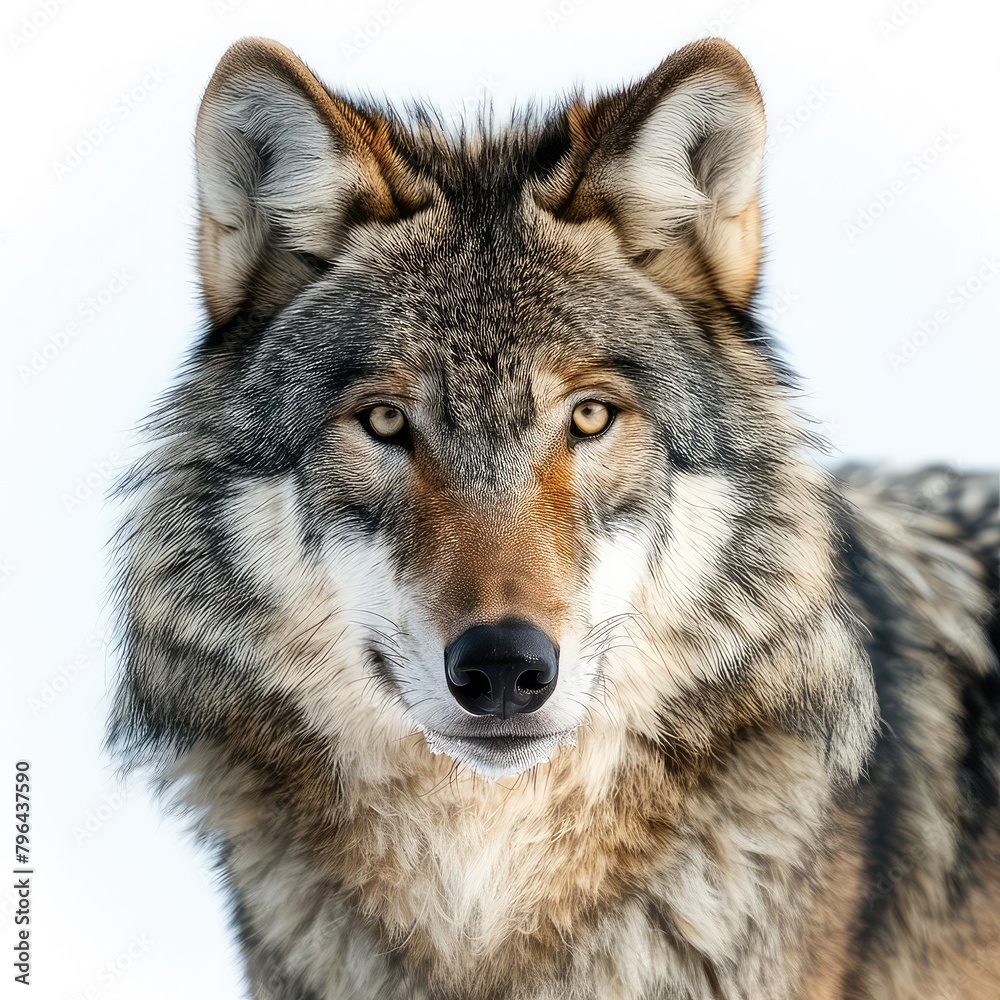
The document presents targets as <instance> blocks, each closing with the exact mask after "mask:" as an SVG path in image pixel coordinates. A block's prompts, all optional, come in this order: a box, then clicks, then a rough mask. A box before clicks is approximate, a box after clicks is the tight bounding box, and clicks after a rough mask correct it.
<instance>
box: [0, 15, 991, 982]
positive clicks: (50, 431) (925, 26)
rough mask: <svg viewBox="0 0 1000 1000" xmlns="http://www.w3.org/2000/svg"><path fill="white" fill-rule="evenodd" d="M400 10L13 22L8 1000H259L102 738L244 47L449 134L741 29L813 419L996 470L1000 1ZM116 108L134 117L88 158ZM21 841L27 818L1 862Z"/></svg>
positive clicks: (193, 860)
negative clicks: (136, 510)
mask: <svg viewBox="0 0 1000 1000" xmlns="http://www.w3.org/2000/svg"><path fill="white" fill-rule="evenodd" d="M380 8H381V9H382V10H386V9H387V8H388V2H387V0H385V2H381V0H361V2H355V0H345V2H340V3H320V2H306V0H298V2H278V0H228V2H227V0H171V2H170V3H157V4H140V3H135V2H134V0H128V2H126V0H90V2H86V0H68V2H65V3H61V4H60V3H58V2H57V0H37V2H35V3H24V2H20V0H15V2H7V3H6V4H4V7H3V13H2V15H0V32H2V36H3V37H2V38H0V52H2V57H0V64H2V77H3V78H2V93H3V102H4V108H5V114H4V136H3V138H4V156H3V168H2V169H3V171H4V184H3V195H4V198H3V205H2V209H0V269H2V274H3V276H4V288H3V294H4V299H5V301H4V305H3V316H4V325H5V333H4V336H3V341H2V345H3V346H2V352H3V354H2V359H0V399H2V401H3V406H4V408H5V413H4V423H3V426H4V431H5V433H4V449H5V454H4V461H3V464H2V470H3V479H4V489H3V491H2V496H3V503H4V517H3V521H2V525H0V529H2V533H0V562H2V564H3V568H2V569H0V581H2V582H0V609H2V613H3V626H2V627H3V632H2V634H3V637H4V642H5V647H6V648H5V654H6V655H5V658H4V666H5V678H6V681H7V697H6V699H5V712H6V713H7V714H6V716H5V718H4V719H3V727H2V733H3V743H4V754H3V756H2V758H0V761H2V765H0V774H7V777H5V778H3V780H4V781H6V782H10V785H7V786H6V787H7V788H8V789H9V788H10V787H11V786H12V784H13V766H12V765H13V761H14V760H16V759H18V758H27V759H29V760H30V761H31V762H32V769H33V775H34V810H35V811H34V816H33V842H32V848H33V859H34V862H35V864H36V865H37V868H36V874H35V876H34V880H35V881H34V886H35V892H34V896H33V906H34V909H33V917H34V921H33V924H32V927H33V931H34V933H33V937H32V947H33V950H34V956H35V962H34V985H33V992H31V993H24V994H19V993H17V992H16V990H18V989H21V988H20V987H15V986H14V985H13V984H11V986H10V989H11V992H10V994H9V995H11V996H16V995H25V996H33V997H35V998H36V1000H50V998H52V1000H70V998H78V997H87V998H88V1000H96V998H98V997H100V998H104V997H108V998H117V1000H125V998H142V1000H176V998H178V997H191V998H195V1000H200V998H206V1000H208V998H212V1000H219V998H229V997H232V998H235V997H239V996H242V986H241V981H240V973H239V967H238V962H237V960H236V956H235V953H234V949H233V948H232V946H231V944H230V943H229V940H228V936H227V933H226V929H225V915H224V912H223V906H222V903H221V901H220V900H219V899H218V897H217V895H216V894H214V893H213V892H212V890H211V878H210V876H209V875H208V874H207V865H206V861H205V858H204V857H203V856H201V855H200V854H199V853H198V851H197V850H196V848H195V847H194V845H193V844H191V843H190V842H189V840H188V838H187V837H186V836H185V835H184V833H183V828H182V826H181V824H179V823H178V822H176V821H174V820H169V819H166V818H164V817H163V815H162V812H161V811H159V810H158V809H156V807H155V804H153V803H150V801H149V800H148V798H147V797H146V796H145V794H144V793H143V791H142V789H141V787H138V786H137V787H134V788H132V789H130V791H129V795H128V798H127V801H125V802H124V803H122V802H121V801H120V800H119V799H118V798H116V795H120V790H119V791H117V792H116V789H119V786H118V785H116V784H115V782H114V780H113V773H112V767H111V765H110V763H109V762H108V760H107V759H106V757H105V756H104V754H103V753H102V750H101V740H102V729H103V724H104V717H105V714H106V710H107V704H108V695H107V691H108V682H109V678H110V677H111V675H112V672H113V669H114V657H113V654H112V653H111V652H109V651H108V648H107V646H106V645H105V644H104V642H103V638H102V635H103V629H104V628H105V623H106V619H107V583H106V578H107V570H106V562H107V559H106V542H107V540H108V538H109V536H110V534H111V531H112V525H113V512H112V510H111V508H110V506H109V504H108V503H107V502H106V501H105V500H104V499H103V495H104V493H105V492H106V490H107V489H108V487H109V486H110V484H111V480H112V477H113V475H114V473H115V472H116V471H117V469H118V468H120V467H121V465H122V463H123V462H124V460H125V455H126V453H127V449H128V447H129V440H130V439H129V429H130V428H131V427H133V426H134V425H135V424H136V423H137V421H138V420H139V419H141V417H142V416H143V414H144V413H145V412H146V411H147V410H148V409H149V406H150V404H151V402H152V400H153V399H154V397H155V396H156V395H157V394H158V393H159V392H160V391H161V390H162V389H163V388H164V387H165V386H166V385H167V383H168V381H169V379H170V377H171V374H172V372H174V371H175V369H176V366H177V364H178V362H179V359H180V358H181V356H182V353H183V352H184V350H185V348H186V347H187V345H188V344H189V343H190V342H191V340H192V339H193V337H194V336H195V335H196V332H197V330H198V329H199V325H200V323H201V317H200V312H199V307H198V299H197V288H196V275H195V271H194V268H193V259H192V246H193V243H192V207H193V176H192V151H191V137H192V130H193V125H194V118H195V113H196V111H197V107H198V101H199V97H200V92H201V89H202V88H203V86H204V84H205V83H206V81H207V80H208V77H209V75H210V73H211V71H212V68H213V66H214V64H215V62H216V60H217V59H218V57H219V56H220V55H221V54H222V52H223V51H224V49H225V47H226V46H227V45H228V44H229V43H230V42H231V41H233V40H234V39H236V38H238V37H240V36H242V35H247V34H260V35H267V36H271V37H274V38H277V39H278V40H280V41H282V42H284V43H285V44H287V45H289V46H291V47H292V48H293V49H295V50H296V51H297V52H298V53H299V54H300V55H301V56H302V57H303V58H304V59H305V60H306V61H307V62H308V63H309V64H310V65H311V66H312V67H313V68H314V69H315V70H316V71H317V72H318V73H319V74H320V75H321V76H322V77H323V78H324V79H325V80H326V81H327V82H328V83H329V84H331V85H333V86H335V87H337V88H339V89H347V90H355V91H357V90H370V91H372V92H373V93H375V94H377V95H381V94H383V93H385V94H387V95H388V96H389V97H391V98H394V99H406V98H411V97H419V98H431V99H433V100H434V101H436V102H438V103H439V104H440V105H441V106H443V108H444V109H445V112H446V113H447V114H449V115H452V114H454V115H456V116H457V115H458V114H460V113H461V111H462V110H463V109H469V110H471V109H474V108H475V107H476V106H477V104H478V103H479V101H480V100H481V99H482V97H483V95H484V94H485V93H487V92H488V93H490V94H492V97H493V100H494V102H495V104H496V105H497V106H498V108H500V109H504V108H507V107H509V106H510V104H511V103H512V102H513V101H515V100H518V101H523V100H526V99H528V98H530V97H531V96H532V95H541V96H543V97H546V98H547V97H552V96H554V95H556V94H558V93H561V92H564V91H566V90H567V89H569V88H571V87H572V86H573V85H574V84H583V85H585V86H587V87H588V88H593V87H595V86H599V85H613V84H615V83H617V82H620V81H622V80H623V79H628V78H634V77H635V76H638V75H640V74H642V73H645V72H647V71H649V70H650V69H652V68H653V67H654V66H655V65H656V64H657V63H658V62H659V61H660V60H661V59H662V58H663V57H664V56H665V55H667V54H668V53H669V52H670V51H671V50H673V49H674V48H676V47H678V46H680V45H682V44H684V43H685V42H688V41H690V40H692V39H694V38H696V37H699V36H702V35H705V34H722V35H724V36H725V37H727V38H729V39H730V40H731V41H733V42H734V43H736V44H737V45H738V46H739V47H740V48H741V49H742V50H743V52H744V53H745V54H746V55H747V57H748V58H749V60H750V62H751V63H752V65H753V66H754V68H755V70H756V72H757V74H758V77H759V80H760V83H761V86H762V89H763V92H764V97H765V101H766V104H767V107H768V111H769V119H770V123H771V136H772V138H771V146H770V152H769V156H768V162H767V165H766V168H767V175H766V199H767V205H768V208H767V217H766V218H767V229H768V247H769V251H768V256H767V262H766V288H765V292H764V297H763V303H764V306H765V317H766V318H768V319H769V320H770V321H771V323H772V325H773V327H774V329H775V330H776V331H777V332H778V333H779V335H780V336H781V338H782V339H783V341H784V343H785V345H786V346H787V349H788V352H789V356H790V357H791V359H792V361H793V363H794V365H795V366H796V367H797V368H798V369H799V370H800V371H801V372H802V374H803V376H804V396H803V398H802V399H801V400H800V406H801V407H802V408H803V409H804V410H806V411H808V412H809V413H811V414H813V415H814V416H815V417H816V418H817V419H818V420H819V421H820V424H821V429H822V430H823V432H824V433H826V435H827V436H828V437H829V438H830V439H831V441H832V443H833V445H834V446H835V448H836V449H837V450H838V451H839V452H840V453H841V454H843V455H844V456H851V457H854V456H858V457H864V458H872V459H881V460H888V461H890V462H892V463H893V464H897V465H905V464H911V463H915V462H923V461H928V460H944V461H947V462H949V463H951V464H952V465H955V466H957V467H959V468H965V467H970V466H983V465H989V466H994V465H996V464H997V458H998V454H997V447H996V429H997V428H996V414H995V410H996V405H995V400H996V385H997V359H998V348H997V337H996V332H997V330H996V327H997V322H996V321H997V313H998V303H1000V296H998V286H1000V276H998V274H997V272H996V270H995V265H994V266H993V267H990V266H988V265H984V264H983V261H984V260H989V259H990V258H992V259H993V260H994V261H997V257H996V256H995V255H997V254H998V253H1000V228H998V221H1000V202H998V199H997V197H996V195H995V186H996V183H997V177H998V169H997V164H998V159H1000V156H998V154H1000V142H998V138H997V135H998V129H1000V125H998V120H997V114H996V108H997V103H996V102H997V94H998V92H1000V90H998V86H1000V80H998V74H997V65H998V64H997V57H996V38H997V37H998V31H1000V23H998V22H1000V7H997V5H995V4H993V3H991V2H988V0H981V2H971V0H965V2H962V0H948V2H947V3H945V2H944V0H925V2H924V3H918V2H917V0H906V2H905V3H903V2H895V3H894V2H893V0H884V2H882V0H868V2H861V0H850V2H843V0H842V2H838V3H824V4H807V3H803V2H801V0H798V2H796V0H727V2H707V0H688V2H673V3H671V2H663V0H657V2H653V0H650V2H629V0H613V2H612V0H583V2H581V3H577V4H573V3H571V2H570V0H563V3H562V5H561V6H560V5H559V0H537V2H528V0H518V2H504V3H496V4H485V5H479V4H473V3H468V2H466V3H463V2H458V0H447V2H439V0H393V8H394V12H393V13H391V14H390V16H388V17H387V18H386V17H383V20H384V21H385V22H386V23H384V25H382V26H378V27H377V30H373V31H372V33H371V36H369V37H368V38H367V39H365V38H364V36H363V35H362V38H361V40H362V41H366V44H364V46H363V47H362V46H359V45H358V44H357V36H358V32H359V31H361V32H363V31H364V26H365V24H366V23H369V24H376V25H377V22H376V21H374V20H373V14H374V12H375V11H377V10H379V9H380ZM46 10H49V11H55V12H56V13H55V14H54V15H51V14H50V15H46V13H45V11H46ZM560 11H561V13H560ZM32 21H34V25H33V24H32ZM352 50H353V51H352ZM129 92H133V96H132V97H131V98H130V99H129V100H130V101H131V103H132V106H131V107H129V105H128V104H127V103H125V102H123V100H122V97H121V95H122V94H125V93H129ZM102 119H106V120H107V122H106V124H107V123H110V128H109V129H107V130H106V131H105V132H104V133H103V135H102V137H101V138H100V142H99V143H97V144H95V145H93V148H92V149H90V151H89V152H86V153H85V152H84V151H85V150H87V148H88V147H87V145H86V141H87V137H88V132H89V131H92V130H94V129H95V128H98V127H99V124H100V123H101V121H102ZM935 142H936V143H937V148H935ZM73 147H77V149H76V152H77V156H78V159H76V160H74V159H73V158H72V157H71V155H70V154H71V151H72V149H73ZM890 195H891V203H889V204H883V203H886V202H890ZM880 199H881V201H880ZM852 226H854V227H856V228H857V231H854V230H852V229H850V227H852ZM981 269H982V276H980V275H979V274H978V273H977V272H980V270H981ZM116 275H117V277H116ZM970 281H971V285H970V284H969V283H970ZM95 296H96V302H97V306H93V305H91V306H88V305H87V302H88V300H89V299H91V298H93V297H95ZM936 314H937V318H935V316H936ZM932 320H933V321H934V322H936V323H937V324H938V327H939V329H938V331H937V332H936V333H935V334H934V335H933V336H931V335H930V334H929V333H928V330H929V329H930V326H929V324H930V322H931V321H932ZM71 323H75V329H74V330H73V331H72V332H70V331H68V330H67V327H68V324H71ZM921 324H923V327H922V326H921ZM36 352H38V353H37V354H36ZM39 359H41V361H39ZM33 360H34V363H35V366H36V369H39V370H35V369H32V368H31V365H32V361H33ZM28 372H30V374H28ZM88 477H89V482H88ZM88 491H89V495H88ZM11 798H12V795H11V793H10V792H9V791H8V792H6V793H4V794H2V795H0V801H4V802H9V801H11ZM12 828H13V817H12V816H11V815H9V810H8V812H5V813H4V814H3V816H2V817H0V872H5V871H7V870H8V868H9V867H12V861H13V859H12V857H11V854H12V851H11V847H10V846H8V845H10V844H11V843H12V837H13V834H12ZM7 884H8V880H7V877H6V876H3V877H2V881H0V885H2V886H3V887H4V888H0V946H2V951H0V954H3V955H4V956H5V957H4V960H3V962H2V963H0V964H2V971H0V975H2V977H3V978H2V981H3V983H4V996H6V995H8V994H7V992H6V990H7V986H8V984H10V983H11V978H12V975H13V972H12V968H11V965H10V962H9V958H10V955H11V949H12V945H13V941H14V925H13V922H12V919H11V916H10V914H11V903H12V897H11V893H10V889H9V888H7ZM130 948H131V953H130V950H129V949H130ZM88 991H89V992H88Z"/></svg>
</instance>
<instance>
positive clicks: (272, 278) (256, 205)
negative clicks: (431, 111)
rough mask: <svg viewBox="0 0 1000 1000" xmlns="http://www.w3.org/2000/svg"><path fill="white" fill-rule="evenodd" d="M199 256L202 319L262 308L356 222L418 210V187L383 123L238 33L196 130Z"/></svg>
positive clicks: (284, 298)
mask: <svg viewBox="0 0 1000 1000" xmlns="http://www.w3.org/2000/svg"><path fill="white" fill-rule="evenodd" d="M195 155H196V160H197V170H198V199H199V207H200V210H201V223H200V231H199V254H198V261H199V267H200V271H201V280H202V287H203V289H204V295H205V301H206V304H207V306H208V310H209V314H210V317H211V319H212V321H213V323H215V324H221V323H224V322H226V321H227V320H229V319H230V318H232V317H233V316H234V315H235V314H236V313H238V312H240V311H241V310H243V309H250V308H253V309H255V310H257V311H258V312H261V313H263V314H265V315H269V314H271V313H273V312H276V311H277V310H278V309H280V308H281V307H282V306H284V305H285V304H287V303H288V302H289V301H290V300H291V299H292V298H293V297H294V296H295V295H296V293H297V292H298V291H299V290H300V289H301V288H303V287H304V286H305V285H306V284H308V283H309V282H310V281H312V280H314V279H315V277H316V275H317V273H318V271H320V270H322V267H323V264H324V262H329V261H331V260H332V259H333V258H334V257H335V255H336V253H337V251H338V248H339V247H340V246H341V245H342V243H343V241H344V238H345V235H346V233H347V231H348V229H349V228H350V227H351V226H352V225H356V224H357V223H358V222H363V221H366V220H378V221H382V222H389V221H392V220H394V219H399V218H402V217H405V216H406V215H409V214H411V213H413V212H414V211H417V210H418V209H419V208H420V207H422V205H423V204H424V203H425V202H426V200H427V192H426V191H425V190H424V189H423V186H422V182H421V181H419V180H418V179H417V178H416V177H415V176H414V175H413V174H412V172H411V171H410V170H409V169H408V167H407V165H406V162H405V159H404V157H403V156H402V155H401V153H400V152H399V150H398V149H397V148H396V146H395V144H394V142H393V138H392V134H391V128H390V126H389V123H388V122H387V121H386V120H385V119H384V118H382V117H381V116H377V115H375V114H374V113H371V112H367V111H361V110H359V109H357V108H355V107H353V106H352V105H351V104H349V103H348V102H347V101H346V100H343V99H341V98H339V97H337V96H335V95H332V94H331V93H329V92H328V91H327V90H326V88H325V87H324V86H323V85H322V84H321V83H320V82H319V80H317V79H316V77H315V76H314V75H313V74H312V73H311V72H310V71H309V69H308V68H307V67H306V66H305V64H304V63H302V62H301V60H299V59H298V58H297V57H296V56H295V55H294V54H293V53H292V52H291V51H289V50H288V49H286V48H285V47H284V46H282V45H279V44H278V43H277V42H272V41H269V40H267V39H259V38H247V39H243V40H242V41H240V42H237V43H236V44H235V45H233V46H232V48H230V49H229V50H228V51H227V52H226V54H225V55H224V56H223V57H222V60H221V62H220V63H219V65H218V67H217V68H216V70H215V73H214V75H213V76H212V79H211V81H210V82H209V85H208V89H207V90H206V92H205V96H204V98H203V100H202V104H201V110H200V111H199V113H198V125H197V131H196V137H195Z"/></svg>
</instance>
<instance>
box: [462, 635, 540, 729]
mask: <svg viewBox="0 0 1000 1000" xmlns="http://www.w3.org/2000/svg"><path fill="white" fill-rule="evenodd" d="M444 669H445V674H446V676H447V678H448V689H449V690H450V691H451V693H452V694H453V695H454V696H455V700H456V701H457V702H458V703H459V705H461V706H462V708H464V709H465V710H466V711H467V712H472V714H473V715H497V716H499V717H500V718H501V719H506V718H508V717H509V716H511V715H517V714H518V713H526V712H537V711H538V709H540V708H541V707H542V705H543V704H545V702H546V700H547V699H548V697H549V695H550V694H552V692H553V691H554V690H555V687H556V676H557V675H558V673H559V650H557V649H556V647H555V646H554V645H553V643H552V640H551V639H550V638H549V637H548V636H547V635H546V634H545V633H544V632H542V631H540V630H539V629H537V628H535V626H534V625H529V624H528V623H527V622H521V621H515V620H508V621H502V622H497V623H496V624H493V625H474V626H473V627H472V628H470V629H466V630H465V631H464V632H463V633H462V634H461V635H460V636H459V637H458V638H457V639H456V640H455V641H454V642H453V643H451V644H450V645H449V646H448V648H447V649H445V651H444Z"/></svg>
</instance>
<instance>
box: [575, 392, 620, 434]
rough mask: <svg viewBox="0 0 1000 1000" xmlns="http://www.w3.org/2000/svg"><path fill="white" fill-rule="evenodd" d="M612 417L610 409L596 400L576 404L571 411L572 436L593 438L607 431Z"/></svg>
mask: <svg viewBox="0 0 1000 1000" xmlns="http://www.w3.org/2000/svg"><path fill="white" fill-rule="evenodd" d="M612 416H613V414H612V410H611V407H609V406H608V405H606V404H605V403H601V402H598V401H597V400H596V399H588V400H586V401H584V402H582V403H578V404H577V405H576V407H575V408H574V409H573V428H572V430H573V434H574V435H576V436H577V437H595V436H596V435H598V434H600V433H602V432H603V431H605V430H607V429H608V427H609V426H610V424H611V419H612Z"/></svg>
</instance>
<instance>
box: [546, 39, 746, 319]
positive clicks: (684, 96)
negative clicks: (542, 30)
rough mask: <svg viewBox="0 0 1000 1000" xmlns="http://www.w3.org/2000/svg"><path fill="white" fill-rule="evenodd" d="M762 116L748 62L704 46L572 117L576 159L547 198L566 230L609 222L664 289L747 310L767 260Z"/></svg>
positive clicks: (575, 110) (576, 105)
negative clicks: (762, 203) (762, 207)
mask: <svg viewBox="0 0 1000 1000" xmlns="http://www.w3.org/2000/svg"><path fill="white" fill-rule="evenodd" d="M764 132H765V126H764V108H763V102H762V100H761V96H760V91H759V89H758V87H757V82H756V80H755V79H754V75H753V72H752V71H751V69H750V67H749V66H748V65H747V62H746V60H745V59H744V58H743V57H742V56H741V55H740V54H739V52H737V51H736V49H734V48H733V47H732V46H731V45H729V43H728V42H724V41H722V40H721V39H718V38H706V39H702V40H701V41H698V42H694V43H693V44H691V45H688V46H686V47H685V48H683V49H681V50H680V51H678V52H675V53H674V54H673V55H672V56H671V57H670V58H669V59H667V60H666V61H665V62H663V63H662V64H661V65H660V66H659V67H658V68H657V69H656V70H654V71H653V72H652V73H651V74H650V75H649V76H648V77H646V79H645V80H642V81H641V82H639V83H638V84H635V85H633V86H631V87H628V88H627V89H625V90H623V91H621V92H619V93H615V94H609V95H605V96H603V97H600V98H598V99H597V100H596V101H594V102H592V103H585V102H583V101H581V100H577V101H575V102H573V103H572V104H570V106H569V107H568V108H567V109H566V112H565V121H564V134H566V136H567V139H568V144H569V154H568V155H567V156H565V157H564V158H563V160H562V161H561V162H560V163H559V165H558V166H557V168H556V169H555V170H553V171H552V172H551V174H550V175H549V176H548V178H547V179H546V181H545V183H544V186H543V187H542V188H541V189H540V191H539V196H538V197H539V201H540V202H541V204H542V205H543V206H544V207H546V208H548V209H549V210H550V211H551V212H553V213H554V214H555V215H556V216H557V217H559V218H561V219H563V220H565V221H567V222H582V221H586V220H588V219H592V218H595V217H598V216H601V217H605V218H607V219H610V220H611V221H612V223H613V224H614V225H615V227H616V228H617V230H618V232H619V235H620V238H621V240H622V242H623V243H624V245H625V247H626V248H627V250H628V251H629V252H630V253H631V254H633V255H635V256H636V257H637V258H639V259H640V260H641V261H642V262H643V266H644V267H645V268H646V269H647V270H648V271H649V272H650V274H651V275H652V276H653V277H654V278H655V279H656V280H658V281H661V282H662V283H663V284H664V285H665V286H666V287H669V288H670V289H671V290H673V291H675V292H678V293H679V294H686V295H690V296H693V297H696V298H703V297H708V296H711V295H721V296H722V297H723V298H724V300H725V301H726V302H728V303H729V304H731V305H734V306H737V307H741V308H742V307H745V306H746V305H747V303H748V302H749V299H750V297H751V294H752V292H753V289H754V286H755V284H756V281H757V272H758V265H759V262H760V249H761V247H760V206H759V180H760V168H761V160H762V157H763V151H764Z"/></svg>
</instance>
